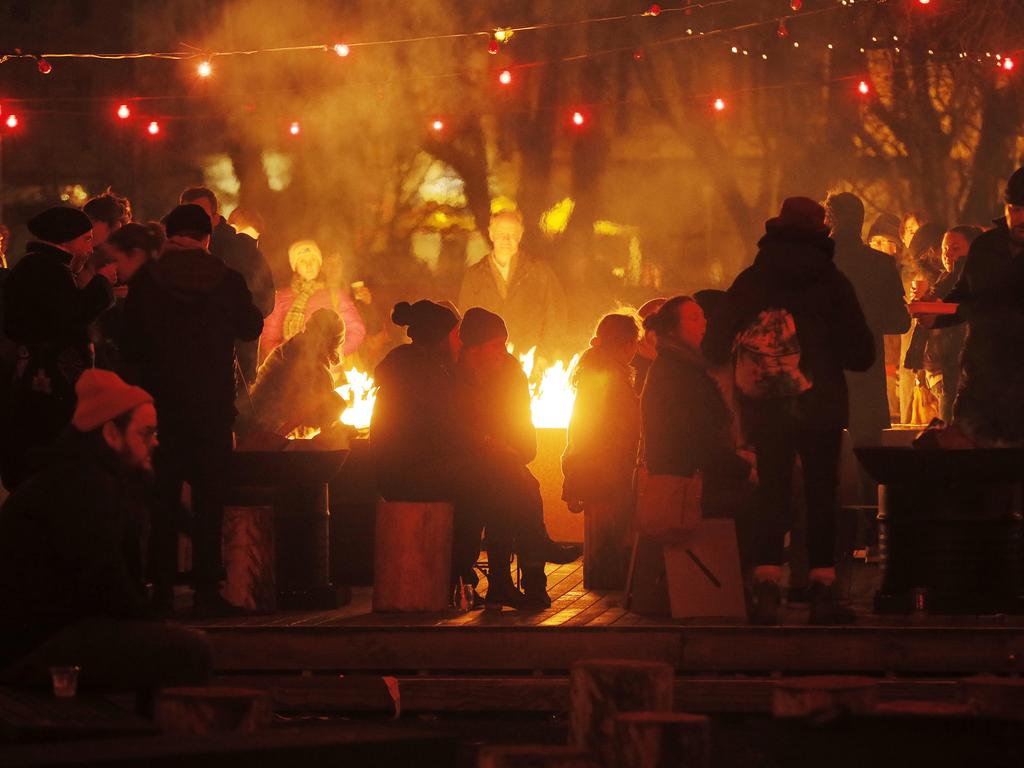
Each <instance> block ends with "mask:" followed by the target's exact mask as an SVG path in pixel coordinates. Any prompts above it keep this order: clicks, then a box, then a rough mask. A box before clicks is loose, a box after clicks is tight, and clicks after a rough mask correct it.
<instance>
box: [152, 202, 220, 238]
mask: <svg viewBox="0 0 1024 768" xmlns="http://www.w3.org/2000/svg"><path fill="white" fill-rule="evenodd" d="M163 225H164V229H165V230H166V231H167V236H168V237H174V236H175V235H181V234H197V235H212V234H213V225H212V224H211V223H210V215H209V214H208V213H207V212H206V211H204V210H203V209H202V208H200V207H199V206H198V205H196V204H195V203H186V204H185V205H179V206H178V207H177V208H175V209H174V210H172V211H171V212H170V213H168V214H167V215H166V216H164V218H163Z"/></svg>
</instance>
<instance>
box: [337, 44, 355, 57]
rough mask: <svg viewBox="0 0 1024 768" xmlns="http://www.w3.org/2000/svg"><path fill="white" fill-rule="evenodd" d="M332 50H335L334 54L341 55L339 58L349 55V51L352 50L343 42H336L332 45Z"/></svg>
mask: <svg viewBox="0 0 1024 768" xmlns="http://www.w3.org/2000/svg"><path fill="white" fill-rule="evenodd" d="M334 52H335V53H336V54H338V55H339V56H341V58H345V57H346V56H348V55H349V54H350V53H351V52H352V51H351V50H350V49H349V47H348V46H347V45H345V43H337V44H336V45H335V46H334Z"/></svg>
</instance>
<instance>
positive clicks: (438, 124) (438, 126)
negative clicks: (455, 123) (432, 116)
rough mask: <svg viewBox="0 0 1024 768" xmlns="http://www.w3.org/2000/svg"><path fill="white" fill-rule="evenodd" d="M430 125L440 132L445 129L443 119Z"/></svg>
mask: <svg viewBox="0 0 1024 768" xmlns="http://www.w3.org/2000/svg"><path fill="white" fill-rule="evenodd" d="M430 127H431V128H433V129H434V130H435V131H437V132H438V133H440V132H441V131H443V130H444V122H443V121H441V120H435V121H434V122H433V123H431V124H430Z"/></svg>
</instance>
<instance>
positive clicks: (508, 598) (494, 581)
mask: <svg viewBox="0 0 1024 768" xmlns="http://www.w3.org/2000/svg"><path fill="white" fill-rule="evenodd" d="M510 556H511V553H510V552H509V551H508V550H500V549H497V548H493V549H490V550H488V552H487V561H488V563H489V564H490V568H489V570H488V574H487V597H486V598H484V605H485V607H486V608H487V609H488V610H495V609H496V610H499V611H500V610H501V608H502V606H508V607H509V608H513V609H516V610H518V609H520V608H522V607H524V606H525V605H526V596H525V595H524V594H523V593H522V592H520V591H519V590H518V589H516V585H515V584H513V583H512V573H511V571H510V570H509V565H508V564H509V560H510Z"/></svg>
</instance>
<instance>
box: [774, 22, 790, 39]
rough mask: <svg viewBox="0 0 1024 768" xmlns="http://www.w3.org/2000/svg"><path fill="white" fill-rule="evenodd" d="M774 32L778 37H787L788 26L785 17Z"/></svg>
mask: <svg viewBox="0 0 1024 768" xmlns="http://www.w3.org/2000/svg"><path fill="white" fill-rule="evenodd" d="M775 34H776V35H778V36H779V37H789V27H787V26H786V21H785V19H783V20H782V21H780V22H779V26H778V28H777V29H776V30H775Z"/></svg>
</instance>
